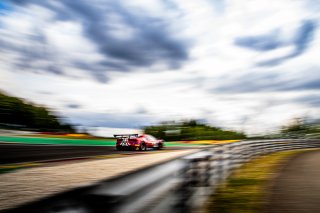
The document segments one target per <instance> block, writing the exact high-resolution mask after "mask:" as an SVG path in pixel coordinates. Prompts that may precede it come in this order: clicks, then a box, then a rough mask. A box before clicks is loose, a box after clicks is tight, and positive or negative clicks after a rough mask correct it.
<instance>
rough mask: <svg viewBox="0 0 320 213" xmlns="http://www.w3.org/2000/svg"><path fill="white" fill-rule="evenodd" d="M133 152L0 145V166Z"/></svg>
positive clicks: (167, 148)
mask: <svg viewBox="0 0 320 213" xmlns="http://www.w3.org/2000/svg"><path fill="white" fill-rule="evenodd" d="M187 148H188V147H166V148H165V150H178V149H187ZM189 148H191V147H189ZM152 151H154V150H152V149H149V150H148V151H147V152H152ZM135 152H136V151H116V150H115V147H113V146H70V145H49V144H48V145H39V144H19V143H0V165H4V164H12V163H23V162H34V161H50V160H60V159H68V158H81V157H88V156H96V155H110V154H115V153H117V154H119V153H135Z"/></svg>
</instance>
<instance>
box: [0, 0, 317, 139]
mask: <svg viewBox="0 0 320 213" xmlns="http://www.w3.org/2000/svg"><path fill="white" fill-rule="evenodd" d="M319 11H320V0H197V1H186V0H130V1H128V0H117V1H115V0H90V1H84V0H77V1H74V0H64V1H54V0H52V1H50V0H49V1H43V0H11V1H6V0H4V1H3V0H0V62H1V63H0V89H1V90H2V91H5V92H7V93H9V94H11V95H14V96H18V97H21V98H25V99H27V100H30V101H32V102H34V103H38V104H43V105H46V106H48V107H50V108H51V109H54V110H55V111H56V112H57V113H59V114H60V115H63V116H65V117H67V119H68V120H69V121H72V122H73V123H76V124H81V125H83V126H86V127H109V128H139V127H141V126H143V125H147V124H151V123H157V122H160V121H164V120H178V119H188V118H193V119H202V120H204V121H206V122H208V123H209V124H212V125H216V126H220V127H224V128H228V129H235V130H242V131H246V132H247V133H262V132H265V131H272V130H276V129H277V128H279V127H280V126H281V125H283V124H285V123H287V122H288V121H289V120H290V119H292V118H295V117H311V118H312V117H319V115H320V108H319V106H320V69H319V67H320V63H319V61H320V37H319V35H320V31H319V29H320V28H319V20H320V13H319Z"/></svg>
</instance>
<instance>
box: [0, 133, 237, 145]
mask: <svg viewBox="0 0 320 213" xmlns="http://www.w3.org/2000/svg"><path fill="white" fill-rule="evenodd" d="M0 141H2V142H14V143H26V144H64V145H92V146H115V145H116V140H115V139H113V138H106V139H101V138H75V137H71V136H52V135H49V136H47V135H29V136H0ZM236 141H237V140H232V141H230V140H226V141H172V142H169V141H168V142H166V143H165V145H166V146H167V147H171V146H199V145H213V144H222V143H232V142H236Z"/></svg>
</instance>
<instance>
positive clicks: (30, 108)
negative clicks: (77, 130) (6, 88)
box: [0, 92, 74, 132]
mask: <svg viewBox="0 0 320 213" xmlns="http://www.w3.org/2000/svg"><path fill="white" fill-rule="evenodd" d="M0 126H1V127H2V128H9V129H29V130H37V131H39V130H40V131H62V132H74V128H73V127H72V125H70V124H67V123H64V122H62V121H61V120H60V119H59V118H58V117H57V116H56V115H54V114H53V113H52V112H50V111H49V110H48V109H47V108H46V107H44V106H37V105H35V104H32V103H27V102H25V101H24V100H22V99H20V98H16V97H12V96H9V95H6V94H4V93H2V92H0Z"/></svg>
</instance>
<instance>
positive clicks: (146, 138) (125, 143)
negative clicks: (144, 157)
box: [113, 134, 164, 151]
mask: <svg viewBox="0 0 320 213" xmlns="http://www.w3.org/2000/svg"><path fill="white" fill-rule="evenodd" d="M113 136H114V137H115V138H117V144H116V149H117V150H140V151H146V150H147V149H148V148H154V149H162V148H163V147H164V141H163V140H159V139H156V138H155V137H153V136H152V135H146V134H143V135H138V134H122V135H113Z"/></svg>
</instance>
